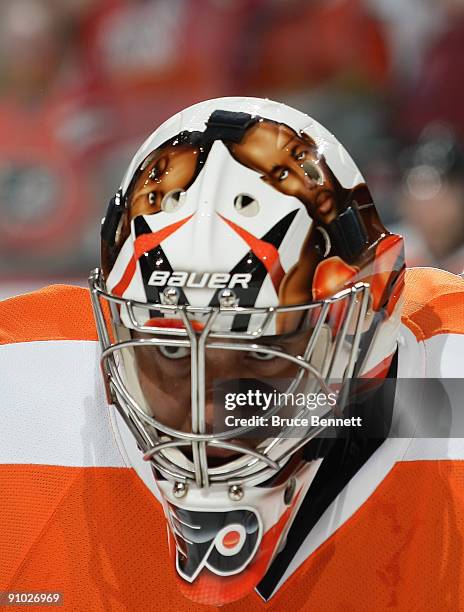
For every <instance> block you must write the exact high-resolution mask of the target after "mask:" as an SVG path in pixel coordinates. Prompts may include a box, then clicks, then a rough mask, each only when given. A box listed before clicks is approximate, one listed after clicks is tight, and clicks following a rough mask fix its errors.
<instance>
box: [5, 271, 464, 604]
mask: <svg viewBox="0 0 464 612" xmlns="http://www.w3.org/2000/svg"><path fill="white" fill-rule="evenodd" d="M405 283H406V285H405V286H406V289H405V292H406V300H405V305H404V311H403V312H404V314H403V326H402V330H401V337H400V340H399V356H398V378H408V377H412V378H413V377H416V378H426V377H430V378H434V377H435V378H440V379H446V378H459V377H464V376H463V374H464V372H463V370H464V367H463V365H462V363H463V362H462V355H463V354H464V280H463V279H461V278H460V277H458V276H455V275H453V274H451V273H447V272H443V271H439V270H434V269H427V268H422V269H421V268H419V269H412V270H408V271H407V273H406V281H405ZM0 344H1V347H0V379H1V382H2V385H1V389H2V399H1V427H0V464H1V465H0V492H1V496H0V500H1V501H0V591H15V592H18V591H21V592H36V591H48V592H61V593H63V606H62V608H61V609H64V610H72V611H76V610H78V611H79V610H82V611H84V610H85V611H92V612H98V611H102V612H103V611H105V612H106V611H108V610H111V611H113V610H114V611H120V610H121V611H122V610H129V611H134V612H135V611H139V610H165V611H166V612H171V611H176V612H182V611H185V612H187V611H188V612H195V611H198V612H200V611H201V610H208V609H214V608H213V607H211V606H210V607H208V606H203V605H199V604H194V603H192V602H191V601H190V600H188V599H185V598H184V597H183V595H182V594H181V593H180V591H179V589H178V583H177V578H176V576H175V572H174V568H173V567H171V563H170V559H169V554H168V545H167V537H166V525H165V519H164V516H163V512H162V508H161V505H160V504H159V502H158V501H157V499H156V497H155V495H153V493H156V491H155V488H154V486H153V482H152V481H153V479H152V475H151V472H150V468H149V466H148V465H147V464H145V463H143V461H142V458H141V456H140V453H138V451H137V448H136V444H135V442H134V441H133V440H132V439H131V438H130V435H129V434H128V433H127V431H125V428H124V425H123V424H122V421H121V419H120V418H119V416H118V415H117V413H116V411H115V409H114V407H108V406H107V404H106V399H105V395H104V389H103V383H102V380H101V374H100V368H99V352H100V349H99V345H98V342H97V334H96V330H95V326H94V321H93V313H92V309H91V305H90V299H89V294H88V291H87V290H85V289H82V288H77V287H66V286H55V287H49V288H46V289H43V290H41V291H38V292H35V293H32V294H28V295H24V296H20V297H17V298H12V299H9V300H6V301H4V302H1V303H0ZM454 404H455V405H452V406H450V410H451V413H452V412H453V410H456V411H458V412H459V409H460V408H461V410H462V408H463V406H462V399H461V398H459V397H457V398H454ZM456 414H457V413H456ZM463 459H464V439H460V438H458V437H455V438H430V437H429V438H425V437H424V438H414V437H409V438H389V439H387V440H386V441H385V442H384V443H383V444H382V445H381V446H380V447H379V448H378V449H377V450H376V451H375V452H374V453H373V454H372V456H371V457H370V458H369V459H368V460H367V462H366V463H365V464H364V465H363V466H362V468H361V469H360V470H359V471H358V472H357V473H356V474H355V475H354V477H353V478H352V479H351V480H350V481H349V482H348V484H347V485H346V486H345V487H344V488H343V490H342V491H341V493H340V494H339V495H338V496H337V497H336V498H335V499H334V501H333V502H332V503H331V504H330V505H329V506H328V507H327V509H326V510H325V511H324V513H323V514H322V516H321V517H320V519H319V520H318V521H317V523H316V524H315V526H314V527H313V529H311V531H310V532H309V534H308V536H307V537H306V538H305V539H304V541H303V542H302V543H301V547H300V549H299V550H298V551H297V553H296V554H295V555H294V557H293V558H292V559H291V561H290V562H289V564H288V567H287V569H286V571H285V573H284V574H283V576H282V577H281V579H280V581H279V583H278V584H277V585H276V586H275V588H274V590H273V592H272V593H270V595H269V598H268V600H267V601H264V600H263V598H262V597H260V596H259V594H258V593H256V592H253V593H251V594H250V595H249V596H247V597H246V598H245V599H243V600H241V601H237V602H235V603H232V604H228V605H226V606H223V607H222V610H225V611H228V610H230V611H231V612H232V611H239V610H240V611H241V612H243V611H244V610H251V609H263V610H270V611H271V610H272V611H280V610H282V611H283V610H287V609H294V610H305V611H306V610H307V611H308V612H309V611H311V612H314V611H316V612H318V611H322V610H324V611H332V610H333V611H338V610H343V611H348V610H351V611H357V610H376V611H377V610H390V609H396V610H404V611H406V610H407V611H409V610H439V611H441V610H443V611H445V610H453V611H454V610H464V586H463V582H462V580H461V576H462V575H463V572H464V561H463V558H464V557H463V554H462V550H461V548H462V545H461V540H462V539H463V537H464V486H463V485H464V461H463ZM150 489H151V491H150ZM10 609H12V610H15V609H16V608H15V607H13V606H12V607H11V608H10ZM19 609H23V608H22V607H21V608H19V607H18V610H19Z"/></svg>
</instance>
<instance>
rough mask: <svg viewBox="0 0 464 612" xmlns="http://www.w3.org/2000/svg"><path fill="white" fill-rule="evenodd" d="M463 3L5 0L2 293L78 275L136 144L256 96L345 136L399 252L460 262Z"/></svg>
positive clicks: (463, 228) (94, 250)
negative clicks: (211, 103) (187, 116)
mask: <svg viewBox="0 0 464 612" xmlns="http://www.w3.org/2000/svg"><path fill="white" fill-rule="evenodd" d="M463 54H464V1H463V0H408V2H404V0H298V1H297V0H196V1H195V2H192V1H189V0H65V1H63V0H3V1H2V3H1V5H0V297H2V296H6V295H10V294H12V293H17V292H21V291H24V290H27V289H29V288H33V287H35V286H39V285H44V284H47V283H49V282H56V281H61V280H63V281H72V282H77V283H82V284H83V283H85V279H86V277H87V275H88V272H89V270H90V268H91V267H95V266H96V265H98V259H99V254H98V251H99V238H98V234H99V224H100V219H101V217H102V216H103V214H104V211H105V209H106V203H107V201H108V200H109V198H110V197H111V195H113V193H114V191H115V189H116V188H117V186H118V184H119V181H120V179H121V176H122V173H123V171H124V169H125V167H126V165H127V164H128V162H129V160H130V158H131V156H132V154H133V153H134V151H135V149H136V148H137V147H138V145H139V144H140V143H141V142H142V140H144V138H145V137H146V136H147V135H148V134H149V133H150V132H151V131H152V130H153V129H154V128H155V127H156V126H157V125H158V124H159V123H160V122H162V121H163V120H164V119H166V118H167V117H168V116H170V115H171V114H173V113H174V112H176V111H177V110H179V109H181V108H182V107H185V106H187V105H189V104H192V103H194V102H197V101H199V100H202V99H205V98H209V97H216V96H225V95H254V96H264V97H269V98H274V99H277V100H281V101H284V102H287V103H289V104H291V105H293V106H295V107H297V108H299V109H301V110H303V111H305V112H307V113H309V114H310V115H312V116H313V117H315V118H316V119H317V120H319V121H320V122H321V123H323V124H324V125H325V126H326V127H328V129H329V130H330V131H332V132H333V133H334V134H336V135H337V137H338V138H339V140H341V141H342V142H343V144H344V145H345V146H346V148H347V149H348V150H349V151H350V152H351V154H352V155H353V157H354V159H355V160H356V162H357V163H358V165H359V166H360V168H361V170H362V172H363V174H364V176H365V178H366V180H367V182H368V184H369V186H370V189H371V191H372V193H373V195H374V198H375V201H376V203H377V206H378V208H379V209H380V211H381V213H382V216H383V218H384V220H385V222H386V224H387V225H390V226H392V227H394V229H395V230H396V231H400V232H401V233H403V234H404V235H405V237H406V248H407V260H408V264H409V265H433V266H437V267H443V268H445V269H449V270H451V271H453V272H456V273H460V272H462V270H463V268H464V153H463V150H462V142H463V140H464V84H463V82H462V79H461V72H462V70H461V64H462V60H463Z"/></svg>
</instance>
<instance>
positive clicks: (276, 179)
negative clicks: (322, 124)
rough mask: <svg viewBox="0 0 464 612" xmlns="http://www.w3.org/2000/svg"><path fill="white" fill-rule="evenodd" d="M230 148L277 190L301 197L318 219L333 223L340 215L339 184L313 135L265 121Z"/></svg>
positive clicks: (237, 157)
mask: <svg viewBox="0 0 464 612" xmlns="http://www.w3.org/2000/svg"><path fill="white" fill-rule="evenodd" d="M230 151H231V153H232V155H233V156H234V157H235V158H236V159H237V161H239V162H240V163H242V164H244V165H245V166H247V167H249V168H252V169H253V170H256V171H257V172H259V173H261V174H262V178H263V180H264V181H266V182H267V183H269V184H270V185H272V186H273V187H274V188H275V189H277V190H278V191H280V192H281V193H285V194H286V195H292V196H295V197H297V198H298V199H299V200H300V201H301V202H303V204H304V205H305V206H306V208H307V210H308V213H309V214H310V215H311V217H313V218H314V219H316V220H319V221H321V222H322V223H330V222H331V221H333V220H334V219H335V218H336V216H337V202H336V193H335V185H334V184H333V179H332V176H331V174H330V173H329V172H328V168H327V164H326V162H325V159H324V157H323V156H321V155H320V154H319V153H318V150H317V147H316V145H315V143H314V142H313V141H312V140H311V139H310V138H309V137H307V136H305V135H301V136H298V135H297V134H296V133H295V132H294V131H293V130H292V129H291V128H289V127H287V126H285V125H283V124H277V123H273V122H269V121H265V120H264V121H260V122H258V123H257V124H255V125H254V126H253V127H252V128H250V129H249V130H248V131H247V133H246V134H245V136H244V137H243V139H242V141H241V142H240V143H239V144H231V145H230Z"/></svg>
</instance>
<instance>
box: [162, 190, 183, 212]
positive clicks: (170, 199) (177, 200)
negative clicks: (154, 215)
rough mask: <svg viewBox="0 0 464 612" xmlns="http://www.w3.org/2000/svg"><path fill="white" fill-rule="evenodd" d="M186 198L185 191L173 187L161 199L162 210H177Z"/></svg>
mask: <svg viewBox="0 0 464 612" xmlns="http://www.w3.org/2000/svg"><path fill="white" fill-rule="evenodd" d="M184 200H185V191H183V190H182V189H173V190H172V191H170V192H169V193H167V194H166V195H165V196H164V198H163V199H162V200H161V210H162V211H163V212H167V213H173V212H177V211H178V210H179V208H180V207H181V206H182V205H183V203H184Z"/></svg>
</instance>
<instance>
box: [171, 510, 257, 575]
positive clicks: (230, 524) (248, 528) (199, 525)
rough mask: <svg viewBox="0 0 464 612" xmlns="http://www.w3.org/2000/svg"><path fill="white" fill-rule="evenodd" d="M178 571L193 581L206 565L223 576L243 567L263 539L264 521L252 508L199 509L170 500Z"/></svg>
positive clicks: (236, 571) (238, 571)
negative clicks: (183, 506)
mask: <svg viewBox="0 0 464 612" xmlns="http://www.w3.org/2000/svg"><path fill="white" fill-rule="evenodd" d="M168 513H169V516H168V520H169V524H170V527H171V532H172V534H173V537H174V538H175V541H176V549H177V553H176V566H177V571H178V573H179V574H180V576H182V578H184V580H187V581H188V582H193V581H194V580H195V578H196V577H197V576H198V574H199V573H200V572H201V570H202V569H203V568H205V567H206V568H208V569H209V570H210V571H211V572H213V573H214V574H217V575H219V576H231V575H233V574H238V573H240V572H241V571H243V570H244V569H245V568H246V566H247V565H248V564H249V563H250V561H251V560H252V559H253V557H254V555H255V553H256V550H257V548H258V545H259V542H260V540H261V533H262V527H261V521H260V519H259V517H258V515H257V514H256V513H255V512H254V511H253V510H251V509H248V508H247V509H245V508H241V509H237V510H231V511H230V512H198V511H193V510H186V509H184V508H179V507H176V506H172V505H171V504H169V510H168Z"/></svg>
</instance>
